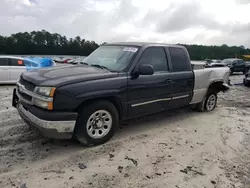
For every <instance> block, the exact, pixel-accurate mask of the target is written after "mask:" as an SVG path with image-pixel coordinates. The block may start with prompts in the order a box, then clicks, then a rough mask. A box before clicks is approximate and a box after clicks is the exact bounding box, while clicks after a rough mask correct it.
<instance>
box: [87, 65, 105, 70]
mask: <svg viewBox="0 0 250 188" xmlns="http://www.w3.org/2000/svg"><path fill="white" fill-rule="evenodd" d="M90 66H92V67H98V68H101V69H106V70H109V69H108V67H105V66H103V65H99V64H91V65H90Z"/></svg>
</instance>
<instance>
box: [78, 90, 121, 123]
mask: <svg viewBox="0 0 250 188" xmlns="http://www.w3.org/2000/svg"><path fill="white" fill-rule="evenodd" d="M100 100H105V101H109V102H110V103H112V104H113V105H114V106H115V107H116V109H117V112H118V115H119V119H122V117H123V115H124V109H123V105H122V102H121V100H120V99H119V97H117V96H114V95H111V96H105V97H94V98H91V99H86V100H84V101H81V103H80V104H79V105H78V106H77V108H76V109H75V111H76V112H79V111H80V110H82V109H83V108H84V106H87V105H89V104H91V103H94V102H96V101H100Z"/></svg>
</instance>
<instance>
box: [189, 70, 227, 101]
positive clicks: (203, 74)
mask: <svg viewBox="0 0 250 188" xmlns="http://www.w3.org/2000/svg"><path fill="white" fill-rule="evenodd" d="M193 71H194V79H195V83H194V94H193V98H192V100H191V102H190V104H196V103H199V102H201V101H202V99H203V97H204V96H205V95H206V93H207V89H208V87H209V85H210V84H212V83H213V82H216V81H221V82H223V83H224V84H228V82H229V72H230V69H229V68H228V67H216V68H203V69H197V70H193Z"/></svg>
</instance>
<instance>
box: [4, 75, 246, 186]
mask: <svg viewBox="0 0 250 188" xmlns="http://www.w3.org/2000/svg"><path fill="white" fill-rule="evenodd" d="M242 78H243V76H242V75H235V76H232V77H231V80H232V82H233V83H242ZM12 89H13V86H1V87H0V98H1V100H0V119H1V121H0V187H1V188H5V187H22V188H26V187H27V188H37V187H46V188H50V187H53V188H64V187H65V188H68V187H71V188H73V187H74V188H82V187H84V188H86V187H98V188H99V187H114V188H119V187H121V188H127V187H133V188H135V187H149V188H156V187H157V188H158V187H164V188H166V187H170V188H172V187H173V188H184V187H188V188H193V187H197V188H205V187H206V188H212V187H217V188H220V187H221V188H224V187H227V188H228V187H232V188H233V187H237V188H240V187H246V188H247V187H250V157H249V155H250V145H249V143H250V126H249V125H250V111H249V109H250V92H249V90H250V88H245V87H244V86H243V85H235V86H233V87H232V88H231V90H230V91H229V92H228V93H222V94H220V95H219V102H218V108H216V110H215V111H213V112H211V113H198V112H193V111H192V110H190V109H189V108H183V109H178V110H173V111H171V112H164V113H160V114H157V115H152V116H147V117H143V118H140V119H137V120H133V121H129V122H126V123H124V125H122V126H121V130H119V131H118V133H117V134H116V135H115V137H114V138H113V139H112V140H111V141H109V142H108V143H106V144H104V145H101V146H97V147H92V148H84V147H82V146H81V145H80V144H78V143H75V142H73V141H59V140H48V139H45V138H43V137H41V136H39V134H38V133H37V132H36V131H34V130H30V129H29V127H28V126H27V125H26V124H25V123H24V122H23V121H22V120H21V119H20V117H19V116H18V115H17V112H16V110H15V109H14V108H12V107H11V98H12Z"/></svg>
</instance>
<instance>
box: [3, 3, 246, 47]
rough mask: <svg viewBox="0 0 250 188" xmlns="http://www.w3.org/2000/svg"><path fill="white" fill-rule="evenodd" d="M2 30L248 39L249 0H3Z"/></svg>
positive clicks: (188, 40)
mask: <svg viewBox="0 0 250 188" xmlns="http://www.w3.org/2000/svg"><path fill="white" fill-rule="evenodd" d="M0 25H1V27H0V28H1V29H0V35H4V36H9V35H11V34H12V33H17V32H24V31H28V32H29V31H33V30H42V29H45V30H47V31H49V32H52V33H60V34H62V35H66V36H67V37H75V36H81V37H82V38H85V39H87V40H94V41H96V42H97V43H102V42H118V41H119V42H121V41H145V42H164V43H170V44H176V43H182V44H203V45H222V44H227V45H230V46H232V45H237V46H240V45H243V46H245V47H248V48H250V0H1V3H0Z"/></svg>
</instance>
